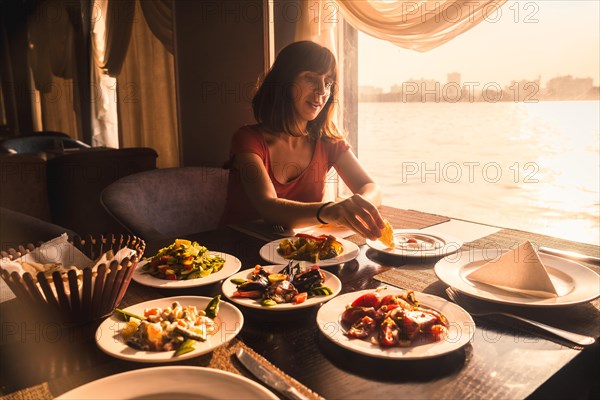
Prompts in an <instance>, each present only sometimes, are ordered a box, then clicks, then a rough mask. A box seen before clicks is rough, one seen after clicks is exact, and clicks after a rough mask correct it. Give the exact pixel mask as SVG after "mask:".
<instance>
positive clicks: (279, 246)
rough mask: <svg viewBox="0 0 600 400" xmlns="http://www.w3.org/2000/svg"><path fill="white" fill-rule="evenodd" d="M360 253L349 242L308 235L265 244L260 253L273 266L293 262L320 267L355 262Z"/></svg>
mask: <svg viewBox="0 0 600 400" xmlns="http://www.w3.org/2000/svg"><path fill="white" fill-rule="evenodd" d="M359 253H360V249H359V248H358V246H357V245H356V244H355V243H353V242H351V241H349V240H346V239H342V238H336V237H333V236H331V235H319V236H313V235H309V234H306V233H297V234H296V236H293V237H288V238H283V239H278V240H274V241H272V242H270V243H267V244H265V245H264V246H263V247H262V248H261V249H260V251H259V254H260V256H261V257H262V258H263V259H264V260H266V261H268V262H270V263H273V264H287V263H288V262H289V261H290V260H293V261H307V262H311V263H313V264H316V265H318V266H320V267H327V266H331V265H338V264H342V263H345V262H348V261H351V260H354V259H355V258H356V257H357V256H358V254H359Z"/></svg>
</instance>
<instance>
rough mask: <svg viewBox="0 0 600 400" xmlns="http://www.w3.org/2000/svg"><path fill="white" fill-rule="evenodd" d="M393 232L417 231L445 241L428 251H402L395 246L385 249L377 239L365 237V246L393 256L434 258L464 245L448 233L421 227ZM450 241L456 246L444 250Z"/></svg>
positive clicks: (445, 254)
mask: <svg viewBox="0 0 600 400" xmlns="http://www.w3.org/2000/svg"><path fill="white" fill-rule="evenodd" d="M393 232H394V235H395V234H397V233H417V234H419V235H428V236H435V237H437V238H441V239H443V240H444V242H445V245H444V246H442V247H441V248H439V249H434V250H428V251H418V250H411V251H403V250H404V249H402V250H398V249H396V248H395V249H393V250H394V251H386V249H387V247H386V248H382V247H383V246H385V245H384V244H382V243H381V242H379V240H371V239H367V240H366V243H367V246H369V248H371V249H373V250H375V251H378V252H380V253H383V254H386V255H389V256H394V257H404V258H434V257H444V256H447V255H449V254H454V253H456V252H458V251H460V248H461V247H462V246H463V245H464V242H463V241H462V240H459V239H458V238H457V237H456V236H453V235H448V234H446V233H443V232H438V231H435V230H428V231H423V230H422V229H394V230H393ZM450 243H451V244H454V245H455V246H457V247H456V248H455V249H448V250H446V251H444V249H445V248H446V246H447V245H448V244H450ZM453 247H454V246H453Z"/></svg>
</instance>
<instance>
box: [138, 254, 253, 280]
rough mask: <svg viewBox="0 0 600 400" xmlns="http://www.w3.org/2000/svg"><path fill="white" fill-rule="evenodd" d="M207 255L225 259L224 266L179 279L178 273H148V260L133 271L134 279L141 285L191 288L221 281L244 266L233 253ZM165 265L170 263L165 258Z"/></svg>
mask: <svg viewBox="0 0 600 400" xmlns="http://www.w3.org/2000/svg"><path fill="white" fill-rule="evenodd" d="M206 256H208V257H215V258H218V257H220V258H221V259H222V260H224V262H223V265H222V267H221V268H220V269H219V270H218V271H216V272H212V273H210V274H208V275H206V276H198V277H195V278H190V279H177V278H178V277H177V276H176V275H165V277H171V276H172V277H173V279H167V278H164V279H163V278H160V277H157V276H153V275H151V274H148V273H147V272H146V271H145V269H146V268H144V266H145V265H146V264H147V263H149V262H150V261H148V260H146V261H142V262H140V263H139V264H138V266H137V268H136V269H135V271H134V273H133V277H132V279H133V280H134V281H136V282H137V283H139V284H141V285H144V286H150V287H156V288H162V289H178V288H189V287H196V286H204V285H210V284H212V283H216V282H220V281H222V280H223V279H225V278H227V277H229V276H230V275H233V274H235V273H236V272H238V271H239V270H240V268H242V262H241V261H240V260H239V259H238V258H237V257H235V256H232V255H231V254H227V253H221V252H218V251H208V252H207V254H206ZM159 264H160V262H159ZM163 265H168V261H167V260H165V264H163ZM159 266H160V265H159Z"/></svg>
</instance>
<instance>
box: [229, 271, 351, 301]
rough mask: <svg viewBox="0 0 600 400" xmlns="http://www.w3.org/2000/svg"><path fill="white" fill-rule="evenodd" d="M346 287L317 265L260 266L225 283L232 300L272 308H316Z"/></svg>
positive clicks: (230, 278) (236, 275)
mask: <svg viewBox="0 0 600 400" xmlns="http://www.w3.org/2000/svg"><path fill="white" fill-rule="evenodd" d="M341 290H342V282H341V281H340V280H339V279H338V277H337V276H335V275H333V274H332V273H330V272H327V271H323V270H322V269H320V268H319V266H317V265H314V264H312V265H311V264H305V263H296V264H295V265H292V263H289V264H288V265H287V266H284V265H267V266H260V265H256V266H255V267H254V268H251V269H246V270H244V271H240V272H239V273H237V274H235V275H232V276H231V277H229V279H227V280H225V281H224V282H223V286H222V291H223V294H224V295H225V296H227V298H229V299H230V300H231V301H233V302H235V303H237V304H239V305H242V306H245V307H251V308H257V309H264V310H268V311H289V310H295V309H299V308H305V307H313V306H316V305H319V304H322V303H324V302H326V301H329V300H331V299H332V298H334V297H335V296H337V295H338V294H339V293H340V291H341Z"/></svg>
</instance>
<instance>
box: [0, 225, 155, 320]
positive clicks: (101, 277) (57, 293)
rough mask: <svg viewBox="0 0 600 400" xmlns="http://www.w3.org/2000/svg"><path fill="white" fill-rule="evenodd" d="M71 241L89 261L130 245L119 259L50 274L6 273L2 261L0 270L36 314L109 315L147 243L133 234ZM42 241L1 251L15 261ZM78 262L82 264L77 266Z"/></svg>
mask: <svg viewBox="0 0 600 400" xmlns="http://www.w3.org/2000/svg"><path fill="white" fill-rule="evenodd" d="M68 242H69V243H71V244H72V245H73V247H75V248H76V249H78V250H79V251H81V252H82V253H83V254H84V255H85V256H87V257H88V258H89V259H90V260H98V259H99V258H100V257H101V256H102V255H104V254H107V252H108V254H111V251H112V253H117V252H118V251H119V250H121V249H125V248H128V249H131V255H130V256H129V257H125V258H123V259H122V260H121V261H120V262H118V261H117V260H115V259H112V260H111V261H106V262H101V263H99V264H96V266H95V268H92V267H84V268H80V269H75V268H73V269H70V270H68V271H63V272H59V271H54V272H52V274H51V275H50V274H48V273H44V272H38V273H37V274H35V273H34V274H32V273H30V272H24V273H22V274H21V273H18V272H15V271H12V272H8V271H7V270H6V269H3V268H2V267H1V266H0V275H2V279H4V281H5V282H6V284H7V285H8V287H9V288H10V289H11V290H12V291H13V293H14V294H15V296H16V297H17V299H18V300H19V301H20V302H22V303H23V304H24V305H26V306H27V307H28V308H30V309H31V311H33V313H34V314H35V315H36V316H38V317H43V318H47V319H53V320H54V319H59V320H60V321H62V322H89V321H93V320H96V319H99V318H102V317H105V316H107V315H109V314H110V313H111V312H112V311H113V310H114V308H115V307H117V306H118V305H119V303H120V302H121V300H122V299H123V296H124V295H125V291H126V290H127V287H128V286H129V283H130V282H131V277H132V275H133V272H134V270H135V268H136V266H137V264H138V262H139V261H140V260H141V258H142V256H143V254H144V249H145V246H146V244H145V242H144V241H143V240H141V239H139V238H138V237H136V236H130V235H120V234H119V235H114V234H108V235H96V236H94V235H88V236H87V237H85V238H82V237H80V236H74V237H72V238H68ZM36 247H38V246H34V245H32V244H28V245H24V246H19V247H18V248H17V249H9V250H8V252H2V257H8V258H9V259H10V260H16V259H17V258H19V257H21V256H23V255H24V254H26V253H29V252H32V251H33V250H34V249H36ZM75 267H78V266H77V265H76V266H75Z"/></svg>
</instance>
